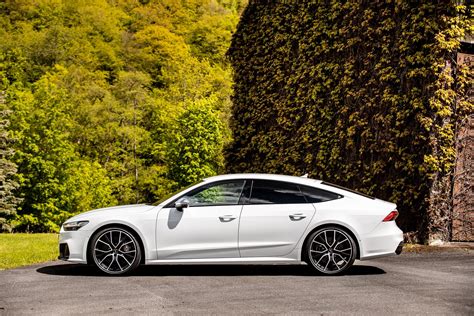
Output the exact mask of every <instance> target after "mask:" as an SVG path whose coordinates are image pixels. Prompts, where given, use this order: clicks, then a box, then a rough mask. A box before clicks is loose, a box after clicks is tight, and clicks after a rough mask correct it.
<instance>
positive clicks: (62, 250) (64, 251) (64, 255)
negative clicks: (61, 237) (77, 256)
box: [58, 243, 69, 260]
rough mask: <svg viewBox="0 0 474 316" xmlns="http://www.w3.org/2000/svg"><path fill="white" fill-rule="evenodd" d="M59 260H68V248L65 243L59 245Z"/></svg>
mask: <svg viewBox="0 0 474 316" xmlns="http://www.w3.org/2000/svg"><path fill="white" fill-rule="evenodd" d="M58 259H59V260H67V259H69V247H68V245H67V244H66V243H61V244H59V257H58Z"/></svg>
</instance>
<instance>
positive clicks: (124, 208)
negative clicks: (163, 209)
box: [66, 204, 155, 222]
mask: <svg viewBox="0 0 474 316" xmlns="http://www.w3.org/2000/svg"><path fill="white" fill-rule="evenodd" d="M154 207H155V206H153V205H148V204H131V205H121V206H112V207H104V208H99V209H96V210H92V211H88V212H84V213H81V214H78V215H76V216H74V217H71V218H70V219H68V220H67V221H66V222H71V221H76V220H82V219H87V218H90V217H91V216H96V215H99V214H100V215H104V214H110V215H114V214H123V213H139V212H144V211H148V210H150V209H152V208H154Z"/></svg>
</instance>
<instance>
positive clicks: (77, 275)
mask: <svg viewBox="0 0 474 316" xmlns="http://www.w3.org/2000/svg"><path fill="white" fill-rule="evenodd" d="M130 312H134V313H141V314H161V313H168V314H175V313H176V314H196V313H198V314H221V313H226V314H229V313H231V314H242V313H243V314H264V313H265V314H266V313H286V314H290V313H291V314H293V313H300V314H374V315H375V314H377V315H383V314H415V313H416V314H437V315H439V314H453V313H454V314H465V315H468V314H470V315H474V251H473V250H469V251H468V250H455V251H454V250H450V251H447V252H441V253H422V254H416V253H406V254H402V255H400V256H398V257H390V258H383V259H378V260H373V261H364V262H358V264H357V265H356V266H354V267H353V268H352V269H351V270H350V271H349V273H348V274H347V275H344V276H339V277H322V276H313V275H311V274H310V273H309V270H308V267H306V266H273V265H271V266H269V265H266V266H255V265H246V266H234V265H232V266H151V267H148V266H147V267H141V268H140V269H139V270H138V272H137V273H136V274H135V275H133V276H129V277H106V276H100V275H98V274H97V273H95V272H94V270H92V269H91V268H89V267H87V266H82V265H75V264H68V263H62V262H50V263H47V264H43V265H36V266H30V267H25V268H20V269H14V270H7V271H0V314H2V315H3V314H5V315H18V314H36V315H37V314H43V315H51V314H81V313H88V314H89V313H93V314H99V313H101V314H103V313H105V314H107V313H121V314H129V313H130Z"/></svg>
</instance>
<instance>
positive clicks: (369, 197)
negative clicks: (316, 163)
mask: <svg viewBox="0 0 474 316" xmlns="http://www.w3.org/2000/svg"><path fill="white" fill-rule="evenodd" d="M321 184H324V185H327V186H330V187H334V188H338V189H341V190H344V191H349V192H351V193H354V194H358V195H361V196H363V197H366V198H368V199H372V200H375V198H374V197H373V196H370V195H367V194H365V193H360V192H358V191H355V190H352V189H349V188H346V187H343V186H341V185H337V184H334V183H330V182H326V181H323V182H321Z"/></svg>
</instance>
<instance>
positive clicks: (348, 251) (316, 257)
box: [305, 226, 357, 275]
mask: <svg viewBox="0 0 474 316" xmlns="http://www.w3.org/2000/svg"><path fill="white" fill-rule="evenodd" d="M305 252H306V258H307V263H308V265H309V266H310V267H311V268H312V269H313V270H314V271H315V272H318V273H320V274H323V275H338V274H342V273H344V272H345V271H346V270H347V269H349V268H350V267H351V266H352V265H353V264H354V260H355V258H356V257H357V246H356V243H355V241H354V239H353V238H352V236H351V235H350V234H349V233H348V232H347V231H345V230H344V229H341V228H339V227H336V226H328V227H323V228H321V229H318V230H316V231H315V232H313V233H312V234H311V235H310V236H309V238H308V240H307V242H306V245H305Z"/></svg>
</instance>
